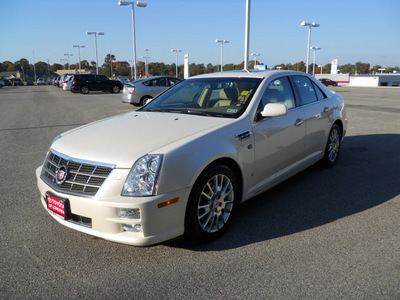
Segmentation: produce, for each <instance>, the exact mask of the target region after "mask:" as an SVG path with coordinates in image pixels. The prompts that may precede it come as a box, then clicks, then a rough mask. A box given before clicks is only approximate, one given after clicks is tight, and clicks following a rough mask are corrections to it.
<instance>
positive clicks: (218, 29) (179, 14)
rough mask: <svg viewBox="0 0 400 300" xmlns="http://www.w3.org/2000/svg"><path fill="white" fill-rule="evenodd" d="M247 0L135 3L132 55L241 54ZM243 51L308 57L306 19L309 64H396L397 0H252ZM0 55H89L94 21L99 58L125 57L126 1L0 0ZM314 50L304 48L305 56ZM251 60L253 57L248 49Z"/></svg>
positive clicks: (168, 58) (204, 57)
mask: <svg viewBox="0 0 400 300" xmlns="http://www.w3.org/2000/svg"><path fill="white" fill-rule="evenodd" d="M245 8H246V0H147V7H145V8H141V7H135V29H136V30H135V31H136V53H137V59H138V60H142V61H144V59H143V58H142V57H143V56H145V55H146V52H145V51H144V49H145V48H147V49H149V50H150V51H149V56H150V58H149V62H164V63H166V64H172V63H175V59H176V54H175V53H172V52H171V49H181V50H182V53H179V56H178V63H179V64H182V63H183V55H184V54H189V61H190V63H195V64H200V63H204V64H205V65H206V64H208V63H211V64H213V65H217V64H220V61H221V45H220V44H217V43H215V40H216V39H225V40H228V41H229V43H228V44H224V52H223V53H224V54H223V58H224V64H228V63H233V64H240V63H241V62H242V61H244V45H245ZM250 12H251V13H250V47H249V48H250V49H249V52H250V53H253V52H254V53H259V54H260V56H259V57H258V59H257V60H258V62H261V63H264V64H266V65H267V66H268V67H273V66H274V65H277V64H281V63H284V64H287V63H292V64H294V63H296V62H299V61H301V60H303V61H304V62H305V61H306V58H307V37H308V27H302V26H300V23H301V22H302V21H307V22H317V23H319V24H320V27H317V28H312V31H311V46H318V47H320V48H321V50H318V51H317V52H316V64H321V65H325V64H328V63H330V62H331V61H332V60H333V59H338V64H339V65H344V64H354V63H356V62H358V61H360V62H364V63H370V64H371V67H372V66H374V65H381V66H382V67H389V66H390V67H395V66H400V0H279V1H277V0H251V9H250ZM0 28H2V33H1V36H0V62H3V61H7V60H9V61H11V62H13V63H14V62H15V61H18V60H20V59H21V58H26V59H27V60H28V61H29V62H30V63H33V61H35V62H38V61H44V62H48V61H49V62H50V64H53V63H60V64H62V62H61V59H65V58H67V56H65V55H64V54H73V56H70V62H71V64H72V63H77V62H78V49H77V48H73V47H72V45H74V44H79V45H84V46H85V48H82V49H81V60H88V61H89V62H90V61H95V44H94V36H89V35H86V31H101V32H104V36H98V39H97V45H98V46H97V47H98V57H99V65H102V64H103V62H104V58H105V56H106V55H107V54H108V53H112V54H114V55H115V57H116V60H117V61H129V60H132V59H133V47H132V9H131V6H130V5H129V6H119V5H118V0H67V1H61V0H52V1H49V0H36V1H32V0H0ZM312 59H313V51H312V52H311V53H310V63H311V62H312ZM249 60H253V57H249Z"/></svg>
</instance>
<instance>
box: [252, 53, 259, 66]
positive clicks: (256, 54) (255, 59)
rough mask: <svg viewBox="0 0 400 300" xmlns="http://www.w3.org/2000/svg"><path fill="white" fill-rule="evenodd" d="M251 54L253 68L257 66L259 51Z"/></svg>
mask: <svg viewBox="0 0 400 300" xmlns="http://www.w3.org/2000/svg"><path fill="white" fill-rule="evenodd" d="M251 56H254V69H255V68H256V66H257V56H260V53H252V54H251Z"/></svg>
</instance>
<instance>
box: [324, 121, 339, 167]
mask: <svg viewBox="0 0 400 300" xmlns="http://www.w3.org/2000/svg"><path fill="white" fill-rule="evenodd" d="M341 140H342V133H341V130H340V128H339V126H338V125H337V124H334V125H333V126H332V128H331V131H330V132H329V136H328V142H327V143H326V147H325V155H324V158H323V159H322V163H323V165H324V166H325V167H328V168H329V167H333V166H334V165H335V164H336V161H337V160H338V157H339V152H340V146H341Z"/></svg>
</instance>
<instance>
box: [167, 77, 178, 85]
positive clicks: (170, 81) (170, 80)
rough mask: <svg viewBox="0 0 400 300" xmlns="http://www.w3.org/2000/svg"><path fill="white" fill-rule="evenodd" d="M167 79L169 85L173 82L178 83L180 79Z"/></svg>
mask: <svg viewBox="0 0 400 300" xmlns="http://www.w3.org/2000/svg"><path fill="white" fill-rule="evenodd" d="M168 80H169V85H174V84H175V83H178V82H179V81H180V80H179V79H176V78H168Z"/></svg>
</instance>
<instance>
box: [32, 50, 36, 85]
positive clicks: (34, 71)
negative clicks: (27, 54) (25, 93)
mask: <svg viewBox="0 0 400 300" xmlns="http://www.w3.org/2000/svg"><path fill="white" fill-rule="evenodd" d="M32 54H33V74H34V76H35V77H34V78H35V82H36V66H35V65H36V62H35V50H32Z"/></svg>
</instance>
